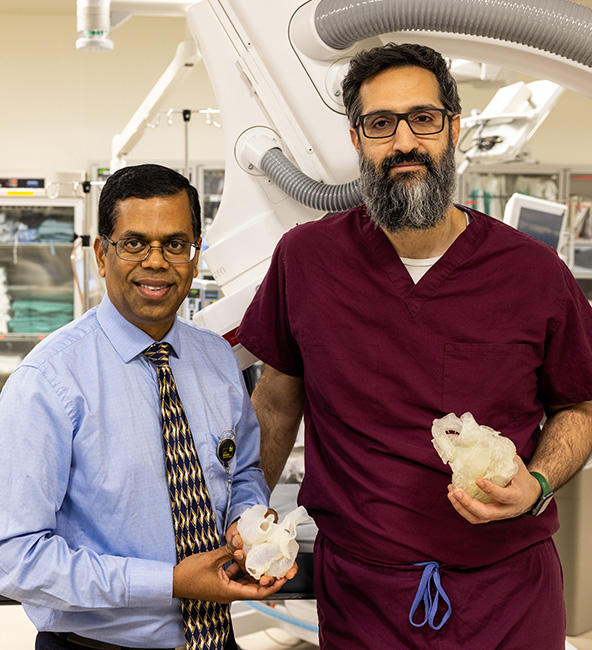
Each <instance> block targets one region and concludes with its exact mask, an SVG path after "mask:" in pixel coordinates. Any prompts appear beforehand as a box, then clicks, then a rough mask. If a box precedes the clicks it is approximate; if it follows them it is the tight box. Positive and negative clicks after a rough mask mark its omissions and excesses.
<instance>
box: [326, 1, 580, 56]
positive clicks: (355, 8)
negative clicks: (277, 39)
mask: <svg viewBox="0 0 592 650" xmlns="http://www.w3.org/2000/svg"><path fill="white" fill-rule="evenodd" d="M315 25H316V29H317V32H318V35H319V37H320V38H321V40H322V41H323V42H324V43H325V44H326V45H328V46H329V47H332V48H335V49H337V50H342V49H345V48H347V47H350V46H351V45H353V44H354V43H357V42H358V41H360V40H362V39H364V38H368V37H369V36H375V35H378V34H386V33H388V32H400V31H418V30H427V31H432V32H449V33H452V34H467V35H471V36H478V37H487V38H494V39H498V40H503V41H509V42H512V43H519V44H522V45H528V46H530V47H533V48H535V49H538V50H542V51H545V52H551V53H553V54H558V55H559V56H563V57H565V58H567V59H571V60H572V61H577V62H578V63H581V64H583V65H586V66H589V67H592V47H591V43H592V9H590V8H588V7H584V6H582V5H578V4H576V3H574V2H569V1H568V0H531V1H530V2H519V1H518V0H453V1H452V0H447V1H446V0H372V1H371V2H369V1H368V0H321V2H319V4H318V6H317V8H316V10H315Z"/></svg>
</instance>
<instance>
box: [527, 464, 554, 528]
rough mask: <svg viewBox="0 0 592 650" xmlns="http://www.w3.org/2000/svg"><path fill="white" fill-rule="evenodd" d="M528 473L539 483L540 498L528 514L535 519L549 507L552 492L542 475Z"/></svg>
mask: <svg viewBox="0 0 592 650" xmlns="http://www.w3.org/2000/svg"><path fill="white" fill-rule="evenodd" d="M530 473H531V474H532V476H534V477H535V478H536V480H537V481H538V482H539V485H540V486H541V496H540V497H539V498H538V499H537V500H536V502H535V504H534V506H532V509H531V510H530V511H529V512H528V514H529V515H533V516H535V517H537V516H538V515H540V514H541V513H542V512H544V511H545V508H546V507H547V506H548V505H549V503H551V499H552V498H553V495H554V492H553V490H552V489H551V488H550V487H549V484H548V483H547V479H546V478H545V477H544V476H543V475H542V474H539V472H530Z"/></svg>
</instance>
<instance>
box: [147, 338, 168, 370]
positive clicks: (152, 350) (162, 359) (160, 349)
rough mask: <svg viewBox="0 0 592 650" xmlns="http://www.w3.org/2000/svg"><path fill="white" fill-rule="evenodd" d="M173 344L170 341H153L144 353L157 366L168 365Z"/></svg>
mask: <svg viewBox="0 0 592 650" xmlns="http://www.w3.org/2000/svg"><path fill="white" fill-rule="evenodd" d="M170 351H171V346H170V344H169V343H158V342H157V343H153V344H152V345H149V346H148V347H147V348H146V349H145V350H144V352H142V354H143V355H144V356H145V357H146V358H147V359H148V360H149V361H152V363H153V364H154V365H155V366H168V364H169V354H170Z"/></svg>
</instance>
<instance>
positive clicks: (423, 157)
mask: <svg viewBox="0 0 592 650" xmlns="http://www.w3.org/2000/svg"><path fill="white" fill-rule="evenodd" d="M401 163H420V164H422V165H425V166H426V167H427V168H428V170H430V171H433V170H434V169H435V166H434V161H433V159H432V157H431V156H430V155H429V154H427V153H421V152H420V151H417V149H412V150H411V151H409V152H408V153H403V152H402V151H397V152H396V153H394V154H392V155H391V156H387V157H386V158H385V159H384V160H383V161H382V163H381V164H380V168H381V171H382V173H383V174H388V173H389V171H390V169H391V167H392V166H393V165H400V164H401Z"/></svg>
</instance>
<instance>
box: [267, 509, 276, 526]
mask: <svg viewBox="0 0 592 650" xmlns="http://www.w3.org/2000/svg"><path fill="white" fill-rule="evenodd" d="M267 515H273V521H274V523H276V524H277V522H278V514H277V512H276V511H275V510H274V509H273V508H268V509H267V512H266V513H265V516H266V517H267Z"/></svg>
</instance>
